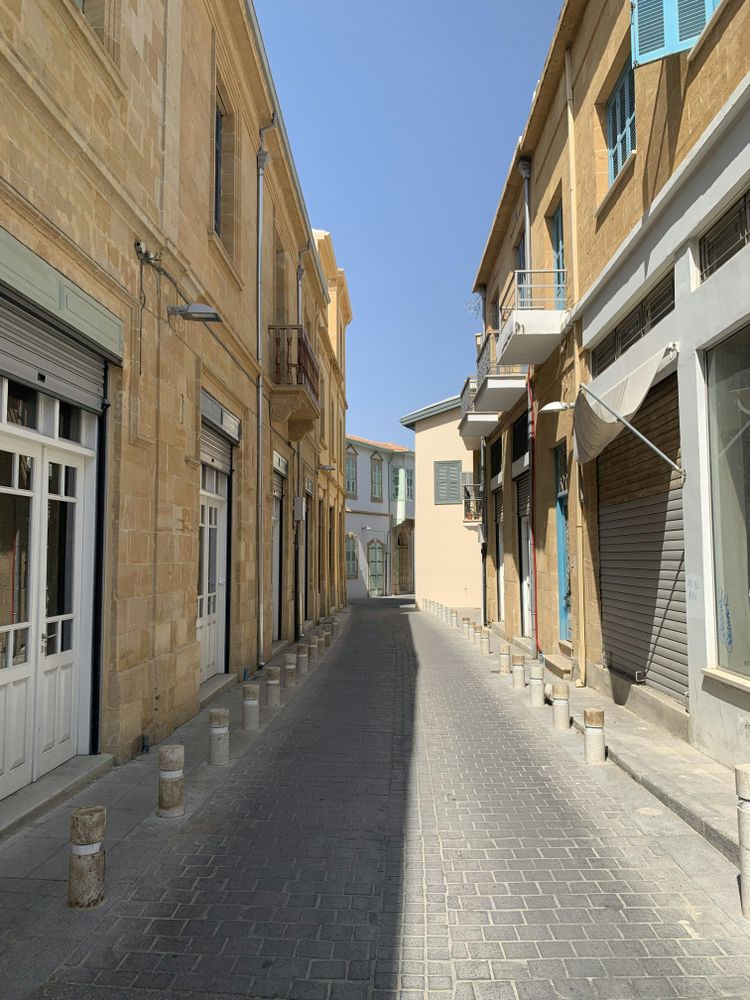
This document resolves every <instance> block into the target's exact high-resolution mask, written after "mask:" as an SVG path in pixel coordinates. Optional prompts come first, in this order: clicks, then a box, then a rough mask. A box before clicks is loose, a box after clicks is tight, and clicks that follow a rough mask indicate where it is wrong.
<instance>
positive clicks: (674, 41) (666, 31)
mask: <svg viewBox="0 0 750 1000" xmlns="http://www.w3.org/2000/svg"><path fill="white" fill-rule="evenodd" d="M720 3H721V0H634V2H633V7H632V10H633V16H632V43H633V65H634V66H642V65H643V64H644V63H648V62H654V61H655V60H656V59H663V58H664V57H665V56H669V55H672V54H673V53H674V52H683V51H684V50H685V49H691V48H692V47H693V45H694V44H695V42H696V41H697V40H698V37H699V35H700V33H701V32H702V31H703V29H704V28H705V26H706V22H707V21H708V19H709V18H710V17H711V15H712V14H713V12H714V10H716V8H717V7H718V6H719V4H720Z"/></svg>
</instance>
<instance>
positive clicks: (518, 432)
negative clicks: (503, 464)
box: [512, 413, 529, 462]
mask: <svg viewBox="0 0 750 1000" xmlns="http://www.w3.org/2000/svg"><path fill="white" fill-rule="evenodd" d="M512 438H513V461H514V462H517V461H518V459H519V458H523V456H524V455H525V454H526V453H527V452H528V450H529V417H528V414H527V413H524V415H523V416H522V417H519V418H518V420H514V421H513V429H512Z"/></svg>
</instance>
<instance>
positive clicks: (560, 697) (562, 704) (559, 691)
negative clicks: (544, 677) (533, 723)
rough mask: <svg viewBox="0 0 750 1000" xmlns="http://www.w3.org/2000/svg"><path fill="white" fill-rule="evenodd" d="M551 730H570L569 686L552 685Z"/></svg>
mask: <svg viewBox="0 0 750 1000" xmlns="http://www.w3.org/2000/svg"><path fill="white" fill-rule="evenodd" d="M552 728H553V729H570V685H569V684H553V685H552Z"/></svg>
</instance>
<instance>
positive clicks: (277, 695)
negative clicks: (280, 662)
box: [266, 667, 281, 709]
mask: <svg viewBox="0 0 750 1000" xmlns="http://www.w3.org/2000/svg"><path fill="white" fill-rule="evenodd" d="M280 674H281V671H280V670H279V668H278V667H266V704H267V705H268V707H269V708H271V709H277V708H280V707H281V676H280Z"/></svg>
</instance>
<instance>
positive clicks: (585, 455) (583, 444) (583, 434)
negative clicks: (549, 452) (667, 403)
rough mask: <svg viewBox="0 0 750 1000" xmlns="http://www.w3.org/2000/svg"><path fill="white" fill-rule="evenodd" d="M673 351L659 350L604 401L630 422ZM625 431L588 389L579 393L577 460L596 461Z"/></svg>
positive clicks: (575, 436) (575, 429) (575, 438)
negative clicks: (588, 394) (589, 394)
mask: <svg viewBox="0 0 750 1000" xmlns="http://www.w3.org/2000/svg"><path fill="white" fill-rule="evenodd" d="M673 351H674V347H673V346H672V345H671V344H670V345H669V347H667V348H666V349H664V350H661V351H658V352H657V353H656V354H654V355H653V356H652V357H650V358H649V359H648V360H647V361H644V362H643V364H642V365H641V366H640V367H638V368H636V369H635V371H632V372H631V373H630V374H629V375H628V376H627V377H626V378H624V379H622V381H620V382H618V383H617V384H616V385H613V386H612V388H611V389H609V390H607V392H605V393H604V394H603V395H602V396H601V398H602V399H603V400H604V402H605V403H606V404H607V406H611V407H612V409H613V410H614V411H615V412H616V413H617V414H619V416H621V417H624V418H625V419H626V420H630V419H631V417H633V415H634V414H635V413H636V412H637V411H638V409H639V408H640V406H641V404H642V403H643V400H644V399H645V398H646V393H647V392H648V390H649V389H650V388H651V386H652V385H653V382H654V379H655V378H656V373H657V372H658V371H659V367H660V365H661V363H662V361H663V359H664V357H665V355H666V354H672V353H673ZM597 395H598V393H597ZM622 429H623V425H622V424H621V423H620V422H619V421H618V420H617V419H616V418H615V417H614V416H613V415H612V414H611V413H608V412H607V410H606V409H605V408H604V407H603V406H602V405H601V404H600V403H598V402H597V401H596V400H595V399H591V398H589V397H588V396H587V395H586V391H585V388H584V391H583V392H579V393H578V398H577V399H576V404H575V409H574V412H573V452H574V455H575V458H576V461H578V462H590V461H592V460H593V459H595V458H596V457H597V455H600V454H601V453H602V452H603V451H604V449H605V448H606V447H607V445H608V444H609V443H610V442H611V441H614V439H615V438H616V437H617V435H618V434H619V433H620V431H621V430H622Z"/></svg>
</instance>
